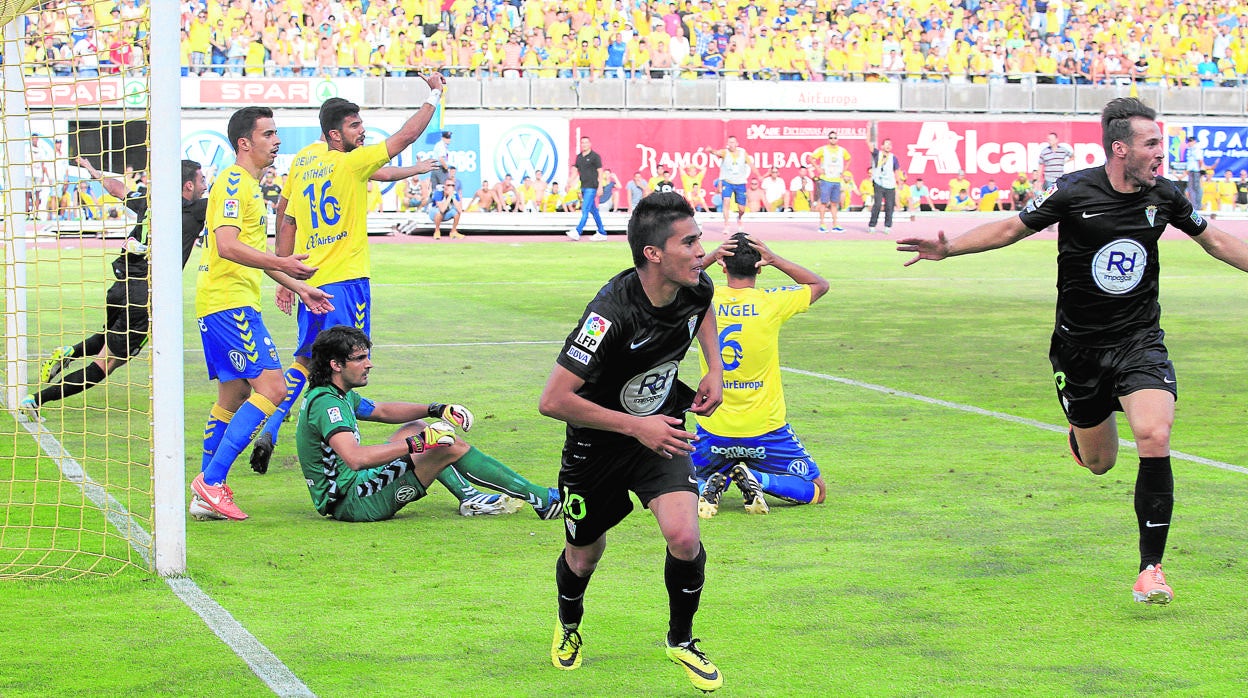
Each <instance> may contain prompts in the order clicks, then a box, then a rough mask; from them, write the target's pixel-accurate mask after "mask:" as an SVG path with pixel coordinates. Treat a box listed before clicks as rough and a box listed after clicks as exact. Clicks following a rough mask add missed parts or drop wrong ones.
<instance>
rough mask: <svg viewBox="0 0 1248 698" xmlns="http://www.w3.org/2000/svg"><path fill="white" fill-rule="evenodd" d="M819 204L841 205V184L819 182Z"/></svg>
mask: <svg viewBox="0 0 1248 698" xmlns="http://www.w3.org/2000/svg"><path fill="white" fill-rule="evenodd" d="M819 203H821V204H824V205H825V206H826V205H827V204H836V205H837V206H840V205H841V183H840V182H825V181H823V180H822V179H821V180H819Z"/></svg>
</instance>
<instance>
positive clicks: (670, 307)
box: [539, 193, 723, 691]
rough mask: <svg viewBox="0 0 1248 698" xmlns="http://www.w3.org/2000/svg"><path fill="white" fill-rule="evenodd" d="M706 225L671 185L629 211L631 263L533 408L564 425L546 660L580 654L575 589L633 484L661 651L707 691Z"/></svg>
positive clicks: (715, 344)
mask: <svg viewBox="0 0 1248 698" xmlns="http://www.w3.org/2000/svg"><path fill="white" fill-rule="evenodd" d="M701 237H702V231H701V230H699V228H698V225H697V223H696V222H695V221H694V219H693V209H692V208H690V206H689V203H688V202H687V201H685V199H684V197H682V196H681V195H680V194H676V193H656V194H651V195H650V196H647V197H645V198H644V199H642V200H641V202H640V203H639V204H638V205H637V207H636V208H635V209H634V210H633V213H632V216H631V217H630V218H629V221H628V244H629V247H630V248H631V250H632V254H633V265H634V268H633V269H628V270H626V271H623V272H620V273H619V274H617V275H615V277H614V278H612V279H611V280H610V281H608V282H607V284H606V286H603V287H602V290H600V291H599V292H598V295H596V296H595V297H594V299H593V300H592V301H590V303H589V305H588V306H587V307H586V308H585V313H584V315H583V316H582V317H581V322H580V324H579V325H578V327H577V329H576V330H574V331H573V332H572V333H571V334H570V335H568V338H567V341H566V342H564V347H563V350H562V352H561V353H560V354H559V358H558V359H557V360H556V363H555V368H554V370H553V371H552V372H551V374H550V379H549V380H548V381H547V382H546V387H545V389H544V390H543V391H542V397H541V404H540V405H539V409H540V410H541V413H542V414H544V415H546V416H548V417H554V418H555V419H558V420H562V421H564V422H567V425H568V426H567V438H566V441H565V442H564V447H563V460H562V467H561V468H560V470H559V488H560V490H561V491H562V492H563V495H564V513H563V515H564V524H565V528H566V530H565V534H566V539H567V543H566V545H565V546H564V550H563V552H562V553H560V555H559V559H558V561H557V562H556V564H555V582H556V586H557V587H558V591H559V618H558V621H557V622H556V623H555V639H554V643H553V645H552V646H551V660H552V662H553V663H554V665H555V666H556V667H559V668H561V669H568V670H571V669H575V668H577V667H578V666H580V664H581V635H580V631H579V627H580V622H581V617H582V615H583V614H584V603H583V602H584V597H585V588H586V586H588V585H589V577H590V575H591V574H593V571H594V568H595V567H596V566H597V564H598V560H600V559H601V558H602V554H603V551H604V550H605V549H606V544H607V543H606V532H607V530H609V529H610V528H611V527H613V526H615V525H616V524H617V523H619V522H620V521H622V520H623V519H624V517H625V516H627V515H628V514H629V512H630V511H632V508H633V505H632V502H631V501H630V500H629V496H628V492H629V490H632V491H633V492H635V493H636V494H637V497H638V499H640V500H641V504H642V506H644V507H646V508H648V509H650V511H651V512H653V513H654V517H655V519H656V520H657V521H658V523H659V529H660V531H662V533H663V538H664V539H665V540H666V542H667V560H666V563H665V567H664V581H665V583H666V586H667V593H668V599H669V602H670V616H669V623H668V632H667V643H666V644H667V656H668V657H669V658H670V659H671V660H672V661H673V662H675V663H677V664H679V665H680V666H681V667H683V668H684V670H685V672H686V675H687V676H688V678H689V680H690V681H691V682H693V685H694V686H695V687H697V688H700V689H702V690H703V691H713V690H715V689H716V688H719V687H720V686H721V685H722V684H723V677H722V676H720V673H719V670H718V669H717V668H716V667H715V665H714V664H712V663H711V661H710V660H709V659H707V658H706V655H705V654H703V653H702V651H701V650H700V649H698V647H697V645H696V644H695V643H697V642H698V640H697V639H695V638H694V637H693V616H694V614H695V613H696V612H697V610H698V602H699V600H700V598H701V593H702V583H703V579H704V571H705V569H706V552H705V550H703V548H702V542H701V537H700V534H699V531H698V484H697V479H696V478H695V477H694V472H693V463H692V461H691V460H690V458H689V454H690V453H692V452H693V446H691V445H690V443H689V442H690V440H692V439H694V438H695V436H694V434H693V433H691V432H689V431H686V430H685V426H684V413H685V412H686V411H691V412H693V413H695V414H700V415H710V414H711V413H713V412H714V411H715V408H716V407H718V406H719V403H720V402H721V400H722V399H723V364H722V362H721V360H720V351H719V340H718V335H717V331H716V329H715V314H714V313H713V312H712V309H711V295H712V292H713V290H714V289H713V287H712V285H711V280H710V278H709V277H708V276H707V275H706V273H705V272H704V271H703V270H702V263H703V258H704V256H705V252H704V250H703V249H702V243H701V242H700V239H701ZM694 337H696V338H697V340H698V346H699V347H700V349H701V351H702V353H703V355H705V356H706V359H707V364H708V369H709V370H708V371H707V374H706V376H705V377H703V378H702V381H701V382H700V383H699V384H698V389H697V391H696V392H695V391H694V390H692V389H690V388H689V387H687V386H685V385H684V384H683V383H681V382H680V381H679V380H678V379H677V369H678V367H679V365H680V360H681V358H682V357H684V355H685V353H686V352H687V351H688V350H689V345H690V343H691V342H692V341H693V339H694Z"/></svg>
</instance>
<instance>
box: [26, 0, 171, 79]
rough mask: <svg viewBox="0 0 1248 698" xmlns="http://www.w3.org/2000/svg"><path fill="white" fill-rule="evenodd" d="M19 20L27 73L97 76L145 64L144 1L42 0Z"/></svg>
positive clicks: (140, 68) (132, 70)
mask: <svg viewBox="0 0 1248 698" xmlns="http://www.w3.org/2000/svg"><path fill="white" fill-rule="evenodd" d="M23 22H24V25H23V26H22V27H21V30H22V35H23V36H24V37H25V40H24V41H25V43H24V45H23V47H22V55H21V61H22V65H23V68H24V70H25V72H26V74H27V75H39V76H48V77H72V76H78V77H97V76H100V75H120V74H136V73H140V72H142V71H144V70H145V69H146V63H147V59H146V50H147V49H146V47H147V34H148V17H147V0H46V1H45V2H43V3H40V5H39V8H38V9H37V10H34V11H31V12H30V13H28V14H26V15H25V16H24V19H23Z"/></svg>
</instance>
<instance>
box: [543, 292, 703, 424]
mask: <svg viewBox="0 0 1248 698" xmlns="http://www.w3.org/2000/svg"><path fill="white" fill-rule="evenodd" d="M714 290H715V289H714V285H713V284H712V283H711V279H710V277H709V276H707V275H706V273H705V272H703V273H702V274H701V279H700V280H699V282H698V285H697V286H695V287H693V288H682V289H680V291H678V292H677V294H676V299H675V300H673V301H672V302H671V303H669V304H668V305H666V306H664V307H662V308H656V307H654V306H653V305H651V304H650V299H649V298H648V297H647V296H646V292H645V290H644V289H642V286H641V279H639V278H638V276H637V270H636V269H628V270H626V271H623V272H620V273H619V274H616V275H615V277H613V278H612V279H611V280H610V281H608V282H607V284H606V285H605V286H603V287H602V289H601V290H600V291H598V295H596V296H594V299H593V300H592V301H590V302H589V305H588V306H586V307H585V313H584V315H582V316H581V322H580V324H579V325H578V326H577V329H576V330H574V331H573V332H572V333H571V334H569V335H568V338H567V340H566V341H565V342H564V345H563V351H562V352H560V354H559V358H558V359H557V363H558V364H559V365H560V366H563V367H564V368H566V369H568V370H569V371H571V372H572V373H574V374H575V375H576V376H577V377H579V378H581V379H582V380H584V381H585V384H584V385H583V386H581V388H580V390H578V391H577V395H579V396H581V397H583V398H585V399H586V400H589V401H590V402H593V403H594V404H596V405H601V406H602V407H605V408H607V409H609V410H615V411H617V412H624V413H626V414H631V415H636V416H646V415H652V414H666V415H670V416H674V417H679V416H681V415H682V414H683V412H684V411H685V410H686V409H688V408H689V407H690V406H691V405H692V400H693V391H692V390H691V389H690V388H688V387H687V386H684V385H683V384H681V383H680V382H679V381H678V380H677V372H678V369H679V367H680V361H681V359H682V358H684V356H685V353H686V352H687V351H689V344H690V343H691V342H692V341H693V338H694V336H695V335H696V334H697V331H698V328H699V327H700V326H701V324H702V320H703V318H705V317H706V311H707V309H708V308H710V305H711V296H712V295H713V293H714ZM567 435H568V440H569V442H572V441H576V442H579V443H581V444H583V445H585V446H602V445H618V444H619V443H620V442H621V441H625V440H629V439H630V437H627V436H624V435H623V434H616V433H614V432H606V431H601V430H598V429H590V428H587V427H579V426H574V425H571V424H569V425H568V430H567Z"/></svg>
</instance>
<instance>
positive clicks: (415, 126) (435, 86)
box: [386, 72, 443, 157]
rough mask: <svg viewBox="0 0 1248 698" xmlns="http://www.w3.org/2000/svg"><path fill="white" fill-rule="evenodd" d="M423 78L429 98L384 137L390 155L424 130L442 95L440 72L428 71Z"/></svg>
mask: <svg viewBox="0 0 1248 698" xmlns="http://www.w3.org/2000/svg"><path fill="white" fill-rule="evenodd" d="M424 79H425V82H426V83H428V84H429V90H430V92H429V99H427V100H425V103H424V104H422V105H420V108H419V109H417V110H416V113H415V114H412V116H411V118H409V119H408V120H407V121H406V122H404V123H403V125H402V126H400V127H399V130H398V131H395V132H394V133H393V134H392V135H391V136H390V137H389V138H387V139H386V152H388V153H390V157H394V156H396V155H398V154H399V153H401V152H403V151H404V150H406V149H407V147H408V146H409V145H411V144H413V143H415V142H416V139H417V138H420V134H422V133H424V132H425V128H426V127H427V126H429V122H430V121H431V120H432V119H433V113H434V111H436V110H437V108H438V100H439V99H440V98H441V97H442V84H443V83H442V74H441V73H437V72H434V73H430V74H429V75H426V76H424Z"/></svg>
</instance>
